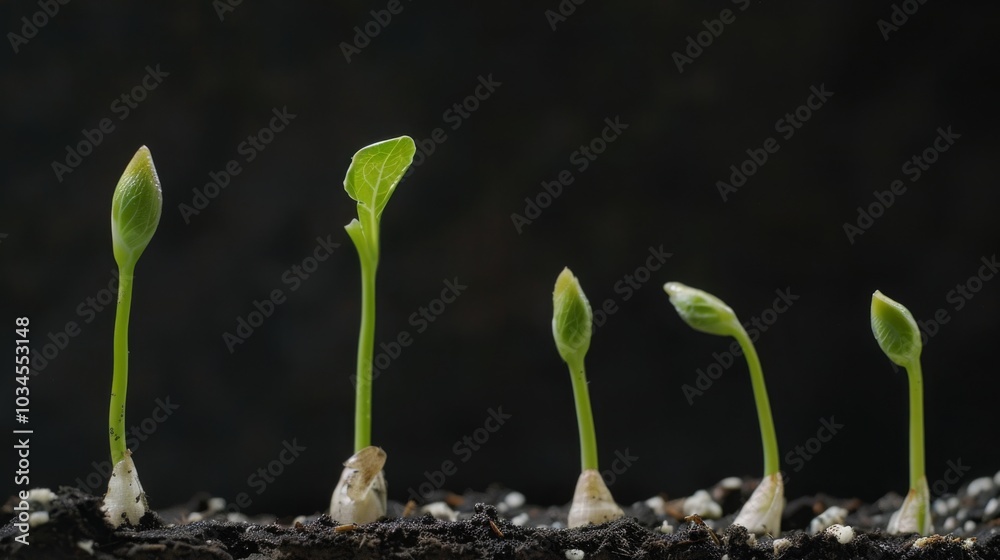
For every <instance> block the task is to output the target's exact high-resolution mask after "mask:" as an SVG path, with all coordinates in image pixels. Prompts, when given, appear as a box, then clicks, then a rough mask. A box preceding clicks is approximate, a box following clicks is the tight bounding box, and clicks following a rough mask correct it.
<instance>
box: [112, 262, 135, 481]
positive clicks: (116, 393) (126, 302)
mask: <svg viewBox="0 0 1000 560" xmlns="http://www.w3.org/2000/svg"><path fill="white" fill-rule="evenodd" d="M134 270H135V264H131V265H125V266H119V267H118V308H117V311H116V314H115V342H114V360H115V361H114V376H113V378H112V380H111V406H110V408H109V410H108V437H109V439H110V442H111V464H112V465H117V464H118V462H119V461H121V460H122V459H124V458H125V449H126V448H125V443H126V441H125V396H126V393H127V391H128V318H129V311H130V310H131V308H132V278H133V272H134Z"/></svg>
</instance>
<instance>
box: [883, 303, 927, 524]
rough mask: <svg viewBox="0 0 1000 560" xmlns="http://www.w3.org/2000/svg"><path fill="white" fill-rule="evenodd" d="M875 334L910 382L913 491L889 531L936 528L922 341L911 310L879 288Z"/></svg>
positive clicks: (896, 514)
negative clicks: (929, 470)
mask: <svg viewBox="0 0 1000 560" xmlns="http://www.w3.org/2000/svg"><path fill="white" fill-rule="evenodd" d="M871 322H872V334H874V335H875V340H877V341H878V345H879V347H881V348H882V352H885V355H886V356H888V357H889V359H890V360H891V361H892V363H894V364H896V365H898V366H902V367H904V368H906V375H907V377H908V378H909V382H910V491H909V492H908V493H907V494H906V499H905V500H904V501H903V506H902V507H901V508H900V509H899V511H897V512H896V513H894V514H893V515H892V518H891V519H890V520H889V527H888V531H889V532H890V533H920V534H921V535H929V534H931V533H932V532H933V531H934V527H933V525H932V524H931V510H930V505H931V499H930V490H929V488H928V486H927V476H926V474H925V472H924V381H923V375H922V373H921V371H920V352H921V350H922V349H923V344H922V342H921V340H920V329H919V327H917V322H916V321H914V320H913V315H912V314H910V311H909V310H908V309H906V308H905V307H903V305H901V304H900V303H898V302H896V301H894V300H892V299H890V298H888V297H886V296H885V295H884V294H883V293H882V292H880V291H878V290H876V291H875V293H874V294H872V310H871Z"/></svg>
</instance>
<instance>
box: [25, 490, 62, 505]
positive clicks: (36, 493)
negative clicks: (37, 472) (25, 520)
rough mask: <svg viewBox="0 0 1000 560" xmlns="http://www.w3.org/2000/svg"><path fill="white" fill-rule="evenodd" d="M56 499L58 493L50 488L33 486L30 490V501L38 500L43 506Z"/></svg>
mask: <svg viewBox="0 0 1000 560" xmlns="http://www.w3.org/2000/svg"><path fill="white" fill-rule="evenodd" d="M54 499H56V493H55V492H53V491H52V490H49V489H48V488H32V489H31V490H28V501H29V502H37V503H39V504H41V505H43V506H48V505H49V504H50V503H51V502H52V500H54Z"/></svg>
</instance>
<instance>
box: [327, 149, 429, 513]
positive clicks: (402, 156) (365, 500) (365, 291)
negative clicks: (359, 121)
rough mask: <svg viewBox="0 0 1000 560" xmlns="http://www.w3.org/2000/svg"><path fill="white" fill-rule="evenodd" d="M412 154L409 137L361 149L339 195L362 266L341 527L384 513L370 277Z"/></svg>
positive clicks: (334, 509) (337, 504)
mask: <svg viewBox="0 0 1000 560" xmlns="http://www.w3.org/2000/svg"><path fill="white" fill-rule="evenodd" d="M415 153H416V146H415V145H414V143H413V139H412V138H410V137H409V136H400V137H399V138H393V139H391V140H384V141H382V142H378V143H375V144H372V145H370V146H366V147H364V148H361V149H360V150H358V152H357V153H356V154H354V157H353V158H352V159H351V165H350V167H348V169H347V175H346V177H344V190H346V191H347V194H348V196H350V197H351V198H352V199H353V200H355V201H356V202H357V203H358V217H357V218H355V219H353V220H351V223H349V224H347V226H345V228H344V229H346V230H347V234H348V235H349V236H350V238H351V241H353V242H354V247H355V249H357V251H358V259H359V260H360V262H361V331H360V334H359V335H358V361H357V374H356V388H355V390H356V399H355V410H354V414H355V415H354V455H353V456H352V457H351V458H350V459H348V460H347V462H345V463H344V470H343V472H342V473H341V475H340V481H339V482H338V483H337V486H336V488H335V489H334V490H333V497H332V498H331V499H330V517H331V518H333V519H335V520H337V521H338V522H340V523H368V522H370V521H375V520H376V519H378V518H379V517H382V516H384V515H385V512H386V494H387V492H388V488H387V485H386V481H385V474H384V473H383V471H382V468H383V467H384V466H385V461H386V454H385V451H383V450H382V449H381V448H379V447H375V446H372V445H371V433H372V359H373V353H374V348H375V272H376V270H377V269H378V258H379V223H380V221H381V219H382V211H383V210H384V209H385V205H386V203H387V202H389V197H391V196H392V193H393V192H394V191H395V190H396V186H397V185H398V184H399V181H400V180H401V179H402V178H403V174H404V173H405V172H406V169H407V168H408V167H409V166H410V164H411V163H412V162H413V155H414V154H415Z"/></svg>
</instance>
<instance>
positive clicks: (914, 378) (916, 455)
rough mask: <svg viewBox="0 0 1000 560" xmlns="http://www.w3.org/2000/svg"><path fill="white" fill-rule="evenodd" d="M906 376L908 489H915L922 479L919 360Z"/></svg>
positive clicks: (921, 414)
mask: <svg viewBox="0 0 1000 560" xmlns="http://www.w3.org/2000/svg"><path fill="white" fill-rule="evenodd" d="M906 374H907V377H909V381H910V488H917V487H918V484H920V480H921V479H922V478H924V381H923V374H922V373H921V371H920V359H919V358H917V359H916V360H914V361H913V363H912V364H910V365H909V366H908V367H907V368H906ZM925 484H926V483H925Z"/></svg>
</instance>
